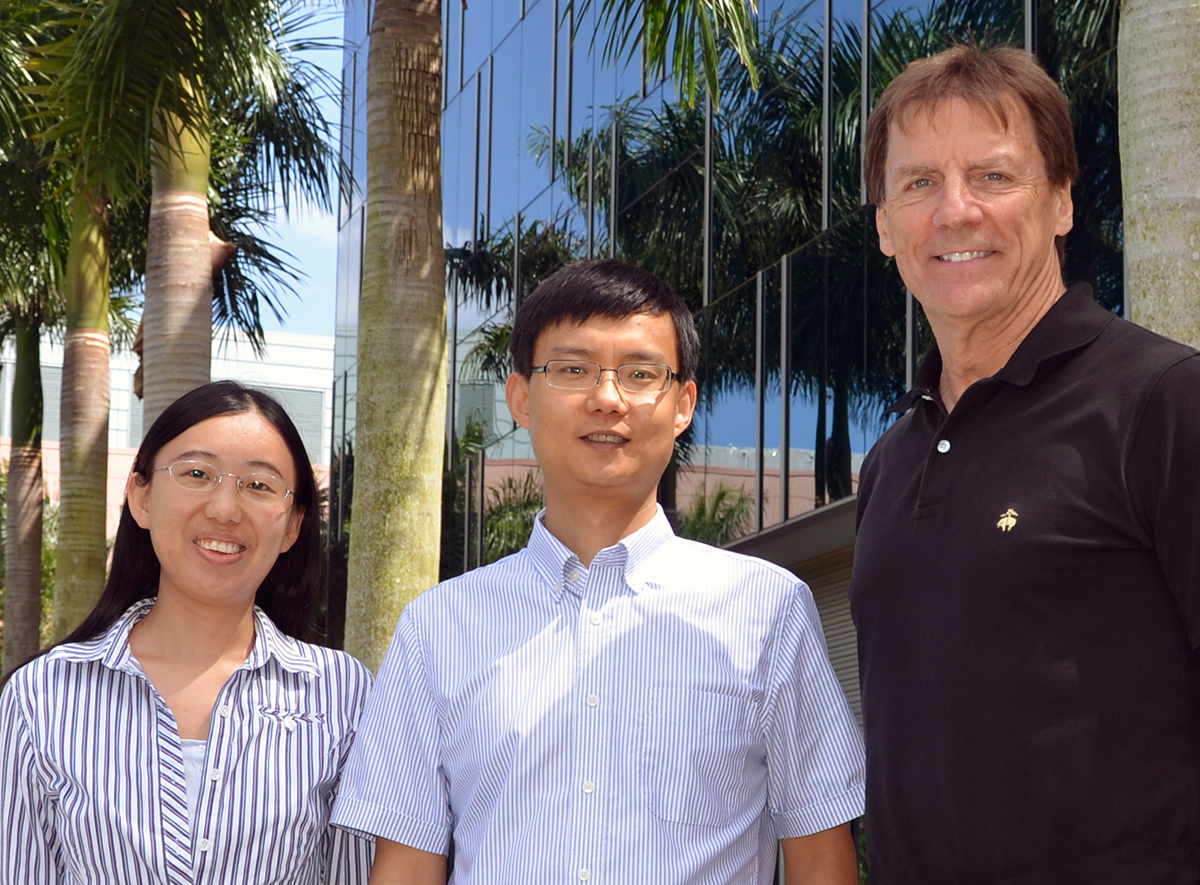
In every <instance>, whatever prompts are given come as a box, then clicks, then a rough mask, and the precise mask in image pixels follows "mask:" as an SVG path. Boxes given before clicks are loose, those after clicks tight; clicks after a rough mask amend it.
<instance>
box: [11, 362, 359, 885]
mask: <svg viewBox="0 0 1200 885" xmlns="http://www.w3.org/2000/svg"><path fill="white" fill-rule="evenodd" d="M318 519H319V514H318V501H317V486H316V481H315V479H314V477H313V471H312V467H311V465H310V463H309V461H308V456H307V454H306V453H305V450H304V444H303V442H302V441H301V439H300V436H299V434H298V433H297V432H296V428H295V426H294V425H293V424H292V422H291V420H290V419H289V418H288V416H287V414H286V413H285V412H284V411H283V409H282V408H281V407H280V405H279V404H278V403H277V402H276V401H275V400H274V399H272V398H271V397H269V396H267V395H266V394H264V393H262V392H260V391H257V390H252V389H249V388H245V387H242V386H241V385H239V384H236V383H234V382H231V381H222V382H217V383H215V384H209V385H206V386H204V387H201V388H198V389H197V390H193V391H192V392H191V393H188V394H186V395H185V396H183V397H181V398H180V399H179V400H177V401H176V402H175V403H173V404H172V405H171V406H169V407H168V408H167V409H166V410H165V411H164V412H163V413H162V415H160V416H159V418H158V420H157V421H155V422H154V424H153V426H152V427H151V428H150V430H149V432H148V433H147V434H146V438H145V441H144V442H143V443H142V447H141V449H140V450H139V451H138V454H137V458H136V460H135V461H134V465H133V470H132V472H131V474H130V477H129V481H128V483H127V484H126V499H125V505H124V507H123V508H122V510H121V520H120V525H119V527H118V529H117V539H116V546H115V547H114V549H113V558H112V570H111V572H110V574H109V577H108V582H107V585H106V586H105V589H104V593H103V595H102V596H101V597H100V600H99V602H98V603H97V604H96V607H95V609H93V611H92V612H91V614H90V615H89V616H88V617H87V618H86V620H85V621H84V623H83V624H82V625H81V626H80V627H79V628H78V629H77V630H76V631H75V632H74V633H72V634H71V635H70V636H68V637H67V639H66V640H65V641H63V642H62V643H60V644H58V645H56V646H54V647H53V648H51V649H50V650H49V651H47V652H45V653H44V654H42V655H40V656H39V657H37V658H34V660H33V661H31V662H29V663H28V664H26V665H25V666H23V667H21V668H19V669H18V670H16V671H15V672H14V673H13V674H12V676H11V678H10V679H9V681H8V683H7V684H6V685H5V686H4V690H3V693H2V694H0V885H8V883H21V885H25V883H30V882H37V883H51V882H53V883H58V882H70V883H105V885H123V883H143V882H162V883H172V885H174V883H213V885H216V883H230V882H237V883H267V882H270V883H294V885H301V883H318V882H330V883H365V882H366V880H367V874H368V871H369V867H370V862H371V852H372V846H371V844H370V843H369V842H368V841H366V840H364V839H362V838H360V837H358V836H354V835H351V834H349V833H347V832H345V831H342V830H337V829H334V828H331V827H330V826H329V812H330V808H331V807H332V804H333V798H334V794H335V791H336V789H337V783H338V778H339V776H340V774H341V770H342V765H343V762H344V761H345V759H346V756H347V753H348V752H349V750H350V744H351V742H352V740H353V736H354V728H355V724H356V722H357V719H358V714H359V711H360V710H361V708H362V705H363V702H364V700H365V698H366V694H367V691H368V689H369V687H370V675H369V674H368V672H367V670H366V668H364V667H363V666H362V665H361V664H359V663H358V662H357V661H355V660H354V659H353V658H351V657H349V656H348V655H346V654H344V653H342V652H337V651H331V650H329V649H326V648H322V647H319V646H314V645H309V644H308V643H306V642H304V641H303V640H304V639H305V637H306V636H307V634H308V630H309V624H310V620H311V613H312V608H313V604H314V601H315V598H316V593H317V589H318V576H319V574H320V562H319V554H320V538H319V527H318Z"/></svg>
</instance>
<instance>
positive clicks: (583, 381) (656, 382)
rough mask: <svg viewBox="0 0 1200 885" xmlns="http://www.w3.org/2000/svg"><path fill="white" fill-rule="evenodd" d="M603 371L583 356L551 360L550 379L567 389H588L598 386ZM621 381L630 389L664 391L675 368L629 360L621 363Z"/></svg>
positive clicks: (547, 368)
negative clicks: (575, 358)
mask: <svg viewBox="0 0 1200 885" xmlns="http://www.w3.org/2000/svg"><path fill="white" fill-rule="evenodd" d="M601 371H614V370H611V369H601V367H600V366H599V365H597V364H596V363H590V362H587V361H583V360H548V361H547V362H546V381H547V382H548V383H549V384H550V386H551V387H562V388H566V389H567V390H586V389H588V388H590V387H595V386H596V383H597V379H598V378H599V376H600V373H601ZM615 371H616V375H617V383H618V384H620V385H621V387H622V388H624V389H625V390H627V391H629V392H630V393H661V392H662V391H664V390H666V389H668V388H669V387H670V386H671V370H670V368H668V367H667V366H659V365H653V364H649V363H626V364H625V365H623V366H617V367H616V369H615Z"/></svg>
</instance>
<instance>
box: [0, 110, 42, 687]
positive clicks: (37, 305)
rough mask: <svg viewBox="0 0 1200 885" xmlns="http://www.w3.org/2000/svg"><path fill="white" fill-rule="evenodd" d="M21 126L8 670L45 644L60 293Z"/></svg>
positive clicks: (7, 196)
mask: <svg viewBox="0 0 1200 885" xmlns="http://www.w3.org/2000/svg"><path fill="white" fill-rule="evenodd" d="M17 131H19V130H17ZM17 131H14V130H9V132H10V133H12V134H13V137H12V138H10V139H8V141H7V144H5V145H3V146H0V202H3V204H4V205H5V207H6V210H7V211H6V213H5V215H4V219H3V221H0V340H3V339H4V338H6V337H9V336H11V337H12V339H13V341H14V344H15V351H16V364H15V370H14V374H13V396H12V412H11V414H12V422H11V424H12V433H11V438H12V447H11V450H10V453H9V462H8V481H7V485H6V488H5V526H4V585H5V588H6V592H5V604H4V622H5V642H4V661H3V668H2V670H0V672H5V673H7V672H9V671H10V670H12V669H13V668H14V667H16V666H18V665H20V664H21V663H22V662H23V661H25V660H26V659H28V658H29V657H31V656H32V655H33V654H34V653H35V652H37V650H38V644H39V643H38V625H39V621H40V618H41V558H42V499H43V498H44V497H45V486H44V483H43V479H42V380H41V359H40V352H39V346H40V337H41V330H42V327H43V324H44V323H45V320H46V318H47V314H48V313H49V314H53V313H54V309H55V304H54V301H55V298H54V296H55V295H56V287H55V274H54V271H53V265H52V262H51V261H50V260H49V258H50V250H49V249H48V248H47V246H46V242H45V226H44V224H43V223H42V205H41V200H42V197H43V187H42V179H41V176H37V175H30V174H29V170H30V168H31V167H33V165H34V161H35V160H36V156H37V153H36V149H35V147H34V145H33V144H32V143H31V142H29V141H28V140H27V139H24V138H21V137H19V136H18V135H17ZM52 207H53V204H51V208H52Z"/></svg>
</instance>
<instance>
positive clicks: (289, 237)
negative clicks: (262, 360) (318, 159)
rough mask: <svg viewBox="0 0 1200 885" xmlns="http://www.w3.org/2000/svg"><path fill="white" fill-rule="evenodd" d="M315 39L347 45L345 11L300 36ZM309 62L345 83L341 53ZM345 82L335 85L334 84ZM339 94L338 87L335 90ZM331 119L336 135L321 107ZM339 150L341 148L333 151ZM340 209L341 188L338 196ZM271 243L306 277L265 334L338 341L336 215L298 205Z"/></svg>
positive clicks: (311, 55)
mask: <svg viewBox="0 0 1200 885" xmlns="http://www.w3.org/2000/svg"><path fill="white" fill-rule="evenodd" d="M301 33H302V34H303V35H304V36H306V37H309V38H311V39H321V40H322V41H324V42H327V43H340V41H341V39H342V11H341V4H340V3H339V4H338V8H337V10H336V11H331V12H330V13H329V14H328V17H326V16H325V15H324V14H323V15H322V16H321V18H320V19H319V20H318V21H317V22H316V23H315V24H314V25H313V26H311V27H309V28H307V29H305V30H304V31H303V32H301ZM304 55H305V57H306V58H308V59H310V60H311V61H313V62H315V63H317V64H319V65H321V66H322V67H323V68H325V69H326V70H328V71H330V73H332V74H333V76H334V77H335V78H340V77H341V65H342V53H341V51H340V50H334V49H324V50H319V51H318V50H314V51H311V52H307V53H304ZM337 82H340V80H335V83H337ZM335 88H336V86H335ZM322 108H323V110H324V112H325V116H326V119H328V120H329V122H330V125H331V126H332V128H333V131H334V132H337V127H338V122H339V120H340V110H339V108H338V104H337V101H336V99H335V98H329V99H326V100H325V101H324V102H322ZM334 149H335V150H337V145H334ZM333 196H334V201H335V205H336V199H337V191H336V186H335V187H334V190H333ZM265 237H266V239H269V240H271V241H273V242H274V243H276V244H278V245H279V246H280V247H281V248H282V249H284V250H286V251H288V252H290V253H291V255H292V263H293V264H295V265H296V267H298V268H299V269H300V270H301V271H302V272H303V273H304V274H305V276H304V278H302V279H301V280H299V281H298V282H297V283H296V284H295V286H294V288H295V291H296V294H295V295H284V296H283V298H281V299H280V300H281V301H282V302H283V306H284V307H285V308H287V312H288V315H287V316H286V317H284V319H283V322H282V323H279V322H277V321H276V320H275V318H274V317H273V316H271V315H270V314H269V312H268V311H264V314H263V328H265V329H267V330H268V331H272V330H279V329H282V330H283V331H285V332H298V333H301V334H304V335H326V336H332V335H333V323H334V308H335V302H336V289H337V219H336V217H335V216H334V215H333V213H332V212H326V211H322V210H319V209H317V208H316V207H314V206H304V205H299V206H297V205H296V204H293V206H292V215H291V217H290V218H284V217H283V212H282V210H281V211H280V213H279V215H278V217H277V218H276V221H275V224H274V226H273V230H268V231H266V232H265Z"/></svg>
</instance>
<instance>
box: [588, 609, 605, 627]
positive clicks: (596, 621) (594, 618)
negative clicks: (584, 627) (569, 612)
mask: <svg viewBox="0 0 1200 885" xmlns="http://www.w3.org/2000/svg"><path fill="white" fill-rule="evenodd" d="M588 620H589V621H591V622H592V626H593V627H599V626H600V622H601V621H603V620H604V618H602V617H601V616H600V612H592V615H591V617H590V618H588Z"/></svg>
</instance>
